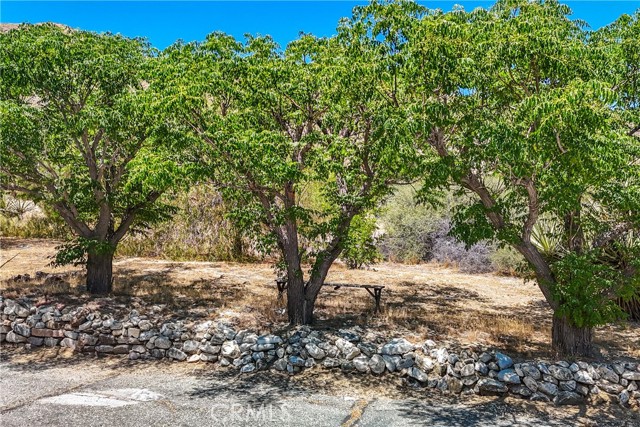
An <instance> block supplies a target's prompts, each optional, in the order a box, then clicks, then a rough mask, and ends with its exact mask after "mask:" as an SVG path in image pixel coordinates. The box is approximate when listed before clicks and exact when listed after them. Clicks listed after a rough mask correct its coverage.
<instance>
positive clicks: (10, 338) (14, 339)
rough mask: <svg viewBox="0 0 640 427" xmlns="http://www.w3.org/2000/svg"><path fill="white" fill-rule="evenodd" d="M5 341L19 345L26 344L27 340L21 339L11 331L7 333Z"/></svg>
mask: <svg viewBox="0 0 640 427" xmlns="http://www.w3.org/2000/svg"><path fill="white" fill-rule="evenodd" d="M5 340H7V342H11V343H14V344H20V343H24V342H27V338H26V337H23V336H22V335H18V334H16V333H15V332H13V331H9V333H8V334H7V336H6V337H5Z"/></svg>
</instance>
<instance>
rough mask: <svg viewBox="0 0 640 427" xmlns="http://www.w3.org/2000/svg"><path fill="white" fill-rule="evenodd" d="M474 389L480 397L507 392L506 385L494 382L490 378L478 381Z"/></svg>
mask: <svg viewBox="0 0 640 427" xmlns="http://www.w3.org/2000/svg"><path fill="white" fill-rule="evenodd" d="M476 388H477V390H478V394H480V395H481V396H490V395H495V394H504V393H506V392H507V391H509V389H508V388H507V386H506V385H504V384H503V383H501V382H500V381H496V380H493V379H490V378H482V379H480V380H478V383H477V384H476Z"/></svg>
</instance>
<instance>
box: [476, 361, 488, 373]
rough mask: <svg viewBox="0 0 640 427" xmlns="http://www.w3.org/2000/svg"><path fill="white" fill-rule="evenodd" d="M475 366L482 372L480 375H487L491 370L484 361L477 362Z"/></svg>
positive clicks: (477, 370)
mask: <svg viewBox="0 0 640 427" xmlns="http://www.w3.org/2000/svg"><path fill="white" fill-rule="evenodd" d="M474 368H475V370H476V372H479V373H480V375H487V373H488V372H489V368H488V367H487V364H486V363H484V362H476V363H475V366H474Z"/></svg>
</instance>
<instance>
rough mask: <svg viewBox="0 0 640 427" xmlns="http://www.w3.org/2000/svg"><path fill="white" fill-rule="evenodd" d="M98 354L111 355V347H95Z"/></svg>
mask: <svg viewBox="0 0 640 427" xmlns="http://www.w3.org/2000/svg"><path fill="white" fill-rule="evenodd" d="M96 351H97V352H98V353H113V346H111V345H98V346H96Z"/></svg>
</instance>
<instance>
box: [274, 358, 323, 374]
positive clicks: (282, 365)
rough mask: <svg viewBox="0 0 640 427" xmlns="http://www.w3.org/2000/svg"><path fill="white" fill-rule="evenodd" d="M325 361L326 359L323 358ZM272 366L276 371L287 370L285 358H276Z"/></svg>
mask: <svg viewBox="0 0 640 427" xmlns="http://www.w3.org/2000/svg"><path fill="white" fill-rule="evenodd" d="M325 362H326V360H325ZM273 367H274V368H275V369H276V370H278V371H286V370H287V359H278V360H276V361H275V363H274V364H273Z"/></svg>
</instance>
